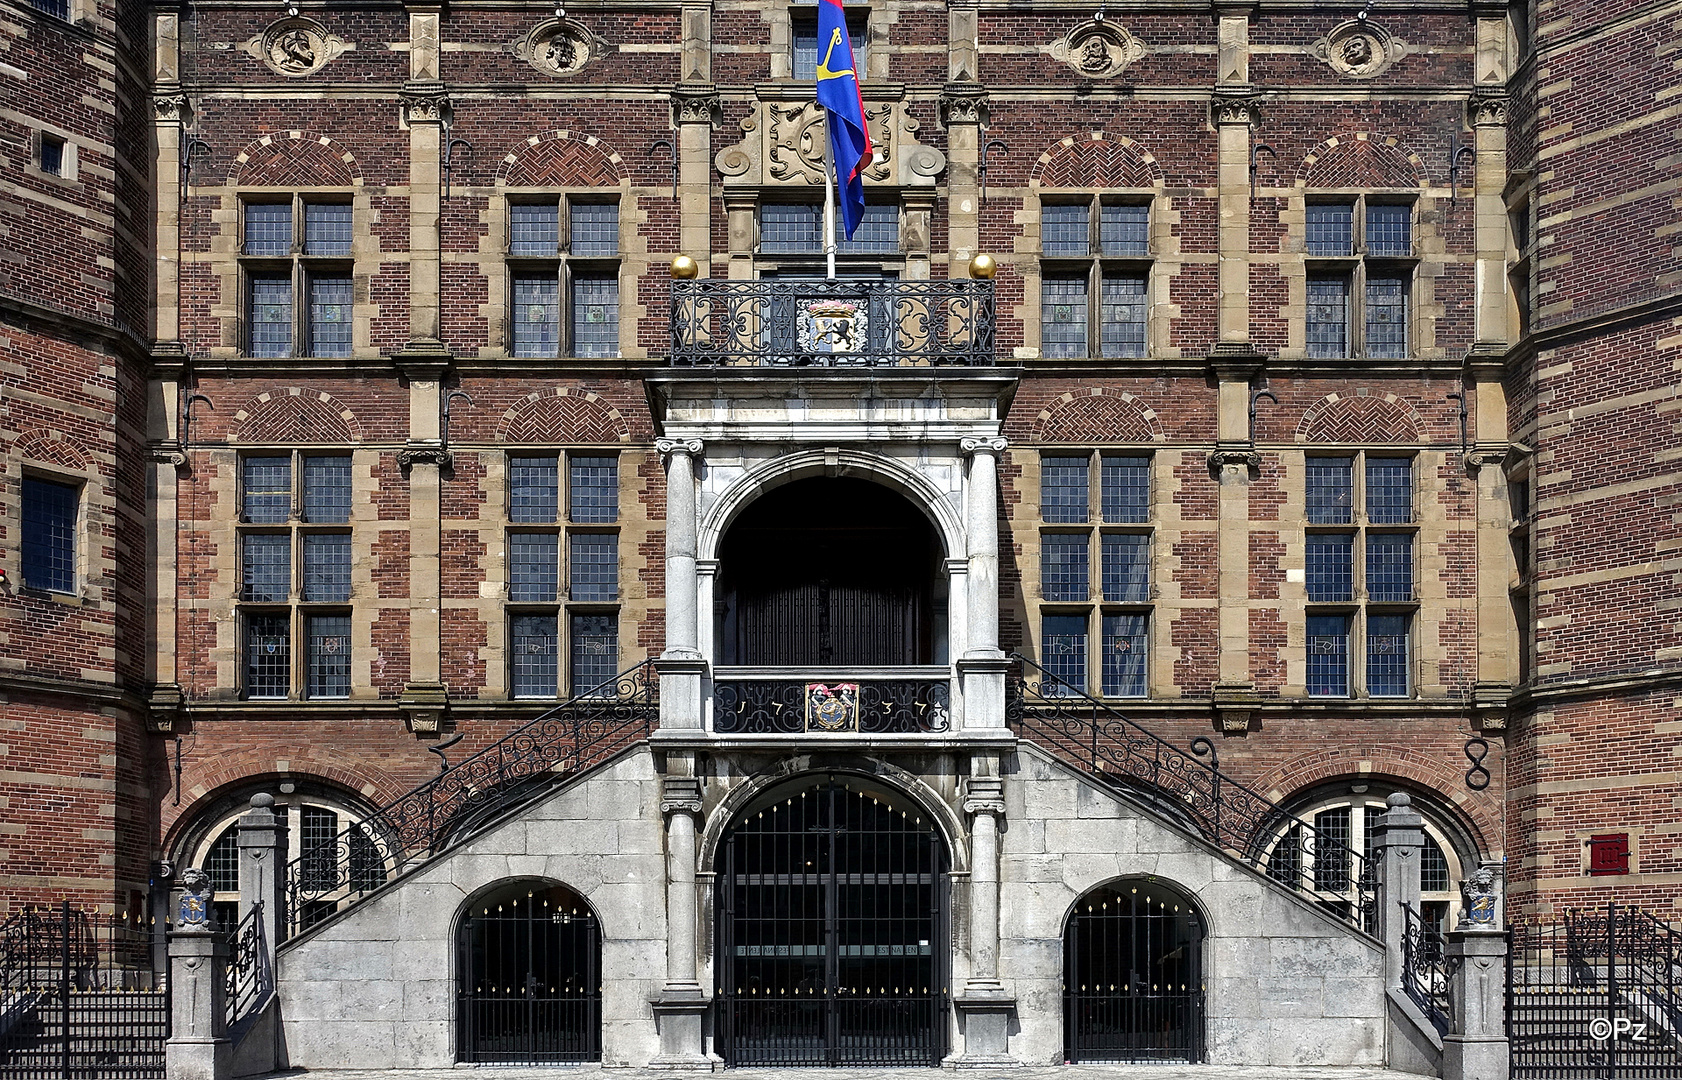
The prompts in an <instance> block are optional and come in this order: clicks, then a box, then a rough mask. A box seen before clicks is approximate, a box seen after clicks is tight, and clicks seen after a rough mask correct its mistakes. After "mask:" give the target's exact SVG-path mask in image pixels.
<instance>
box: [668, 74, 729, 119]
mask: <svg viewBox="0 0 1682 1080" xmlns="http://www.w3.org/2000/svg"><path fill="white" fill-rule="evenodd" d="M671 95H672V122H673V123H674V124H707V125H709V126H710V125H712V124H714V123H716V122H717V121H718V117H719V103H718V87H717V86H714V85H713V84H712V83H679V84H678V85H676V86H674V87H672V89H671Z"/></svg>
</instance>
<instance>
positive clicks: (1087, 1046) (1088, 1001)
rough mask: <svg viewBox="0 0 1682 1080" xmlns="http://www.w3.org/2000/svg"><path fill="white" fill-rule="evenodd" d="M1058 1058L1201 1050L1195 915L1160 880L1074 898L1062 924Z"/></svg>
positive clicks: (1191, 1057)
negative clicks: (1060, 1055) (1060, 1054)
mask: <svg viewBox="0 0 1682 1080" xmlns="http://www.w3.org/2000/svg"><path fill="white" fill-rule="evenodd" d="M1063 1032H1064V1039H1063V1042H1064V1050H1063V1058H1064V1060H1065V1061H1068V1062H1071V1063H1074V1062H1087V1061H1201V1060H1203V920H1202V918H1201V917H1200V916H1199V914H1198V912H1197V909H1196V908H1194V907H1193V906H1192V904H1191V902H1190V901H1189V900H1187V899H1186V898H1185V897H1183V896H1181V895H1180V894H1179V893H1177V892H1175V891H1174V890H1172V889H1170V888H1167V887H1166V886H1164V885H1162V884H1161V883H1160V882H1155V881H1140V880H1128V881H1119V882H1113V883H1111V884H1109V885H1104V886H1101V887H1099V888H1097V889H1094V890H1092V891H1091V892H1089V893H1087V894H1086V895H1085V896H1083V897H1081V898H1080V900H1079V901H1078V902H1077V903H1076V904H1075V910H1074V913H1073V914H1072V915H1071V916H1070V917H1069V925H1068V928H1067V929H1066V930H1065V931H1064V934H1063Z"/></svg>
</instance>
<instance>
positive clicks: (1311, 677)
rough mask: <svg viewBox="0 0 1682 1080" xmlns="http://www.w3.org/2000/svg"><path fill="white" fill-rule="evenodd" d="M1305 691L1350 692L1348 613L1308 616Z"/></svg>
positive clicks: (1315, 694)
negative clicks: (1306, 689) (1306, 688)
mask: <svg viewBox="0 0 1682 1080" xmlns="http://www.w3.org/2000/svg"><path fill="white" fill-rule="evenodd" d="M1307 682H1308V694H1309V696H1310V697H1347V696H1348V695H1349V616H1347V615H1310V616H1309V617H1308V680H1307Z"/></svg>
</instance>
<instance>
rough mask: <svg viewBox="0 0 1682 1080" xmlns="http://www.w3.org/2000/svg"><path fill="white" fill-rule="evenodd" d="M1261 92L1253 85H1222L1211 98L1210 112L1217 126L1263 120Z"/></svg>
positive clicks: (1252, 123)
mask: <svg viewBox="0 0 1682 1080" xmlns="http://www.w3.org/2000/svg"><path fill="white" fill-rule="evenodd" d="M1261 100H1262V96H1261V94H1259V93H1257V92H1256V89H1255V87H1252V86H1230V87H1221V88H1219V89H1217V90H1216V91H1215V96H1214V97H1212V98H1210V99H1209V114H1210V117H1211V118H1212V119H1213V120H1214V122H1215V124H1216V125H1217V126H1219V125H1222V124H1249V125H1252V126H1253V125H1255V124H1258V123H1260V122H1261Z"/></svg>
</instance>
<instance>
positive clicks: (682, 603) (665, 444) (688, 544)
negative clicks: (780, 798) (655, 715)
mask: <svg viewBox="0 0 1682 1080" xmlns="http://www.w3.org/2000/svg"><path fill="white" fill-rule="evenodd" d="M654 446H655V449H657V450H658V451H659V452H660V454H661V456H662V457H664V458H665V462H666V650H665V652H664V653H662V654H661V656H660V659H659V661H658V662H657V664H656V666H657V667H658V668H659V671H660V727H661V729H662V730H665V731H683V730H690V731H695V730H699V729H700V728H701V727H702V709H701V683H702V680H703V678H704V677H705V675H706V670H707V664H706V659H705V658H704V657H703V656H702V655H701V649H700V582H699V580H698V577H697V574H696V571H695V554H696V550H695V545H696V533H697V529H698V528H699V520H698V508H697V502H696V494H697V493H696V490H695V456H696V455H697V454H699V453H700V452H701V440H699V439H687V440H685V439H659V440H656V442H655V444H654Z"/></svg>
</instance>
